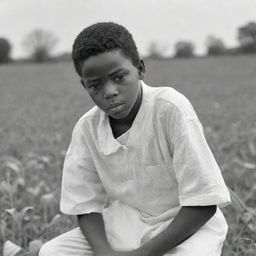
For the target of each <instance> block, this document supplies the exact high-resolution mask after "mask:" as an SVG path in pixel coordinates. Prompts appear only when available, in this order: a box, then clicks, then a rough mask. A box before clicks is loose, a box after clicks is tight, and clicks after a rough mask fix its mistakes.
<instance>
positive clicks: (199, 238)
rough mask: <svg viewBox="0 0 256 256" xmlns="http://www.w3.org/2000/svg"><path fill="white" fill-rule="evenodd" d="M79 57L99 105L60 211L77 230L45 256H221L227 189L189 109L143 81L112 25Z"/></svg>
mask: <svg viewBox="0 0 256 256" xmlns="http://www.w3.org/2000/svg"><path fill="white" fill-rule="evenodd" d="M72 57H73V61H74V65H75V68H76V71H77V73H78V74H79V76H80V78H81V84H82V85H83V87H84V88H85V90H86V91H87V92H88V94H89V95H90V97H91V98H92V100H93V101H94V103H95V104H96V106H95V107H94V108H92V109H91V110H90V111H88V112H87V113H86V114H85V115H84V116H82V117H81V118H80V119H79V121H78V122H77V124H76V126H75V128H74V131H73V135H72V140H71V143H70V146H69V149H68V152H67V154H66V159H65V163H64V169H63V179H62V194H61V205H60V207H61V211H62V212H63V213H66V214H72V215H77V216H78V223H79V228H76V229H74V230H71V231H69V232H67V233H65V234H63V235H61V236H59V237H57V238H54V239H53V240H51V241H50V242H48V243H46V244H45V245H44V246H43V247H42V249H41V251H40V255H41V256H44V255H47V256H49V255H61V256H62V255H96V256H114V255H117V256H128V255H129V256H138V255H140V256H144V255H145V256H160V255H164V254H165V255H175V256H188V255H189V256H219V255H220V254H221V248H222V245H223V241H224V240H225V237H226V233H227V224H226V222H225V219H224V217H223V215H222V213H221V211H220V210H219V207H220V206H225V205H227V204H229V202H230V197H229V192H228V189H227V187H226V185H225V183H224V181H223V178H222V176H221V173H220V170H219V168H218V166H217V164H216V161H215V159H214V157H213V156H212V153H211V151H210V149H209V147H208V145H207V142H206V140H205V138H204V135H203V130H202V126H201V124H200V121H199V120H198V117H197V115H196V113H195V112H194V109H193V107H192V106H191V104H190V102H189V101H188V100H187V99H186V98H185V97H184V96H183V95H182V94H180V93H178V92H177V91H176V90H174V89H172V88H170V87H158V88H157V87H156V88H153V87H150V86H148V85H146V84H145V83H144V82H143V81H142V79H143V76H144V71H145V68H144V64H143V62H142V61H141V60H140V58H139V55H138V52H137V48H136V45H135V43H134V41H133V38H132V36H131V34H130V33H129V32H128V31H127V30H126V29H125V28H124V27H122V26H120V25H118V24H115V23H111V22H106V23H96V24H94V25H92V26H90V27H87V28H86V29H84V30H83V31H82V32H81V33H80V34H79V35H78V36H77V38H76V40H75V42H74V45H73V52H72Z"/></svg>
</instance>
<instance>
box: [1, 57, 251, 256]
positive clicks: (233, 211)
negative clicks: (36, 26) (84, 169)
mask: <svg viewBox="0 0 256 256" xmlns="http://www.w3.org/2000/svg"><path fill="white" fill-rule="evenodd" d="M145 64H146V77H145V82H146V83H148V84H149V85H151V86H172V87H174V88H175V89H177V90H178V91H180V92H182V93H183V94H185V95H186V96H187V97H188V98H189V100H190V101H191V102H192V104H193V106H194V108H195V110H196V112H197V114H198V116H199V119H200V120H201V122H202V124H203V126H204V132H205V136H206V138H207V140H208V143H209V145H210V147H211V149H212V151H213V154H214V156H215V158H216V160H217V162H218V164H219V166H220V168H221V171H222V173H223V176H224V179H225V181H226V184H227V185H228V186H229V188H231V189H232V190H233V191H235V194H236V195H238V198H235V203H233V204H232V205H230V206H228V207H226V208H224V209H223V213H224V215H225V217H226V220H227V222H228V224H229V231H228V236H227V239H226V241H225V244H224V248H223V256H236V255H237V256H253V255H254V256H255V255H256V199H255V198H256V56H236V57H219V58H195V59H188V60H182V59H181V60H146V62H145ZM92 106H93V103H92V101H91V100H90V99H89V97H88V96H87V94H86V92H85V91H84V90H83V88H82V86H81V85H80V83H79V78H78V77H77V75H76V74H75V71H74V68H73V66H72V63H70V62H63V63H47V64H40V65H33V64H13V65H2V66H0V214H1V215H0V255H4V256H6V255H9V256H12V255H16V253H18V254H17V255H37V252H38V249H39V248H40V246H41V245H42V243H43V242H45V241H47V240H49V239H51V238H52V237H55V236H57V235H58V234H61V233H63V232H64V231H67V230H69V229H71V228H72V227H74V226H75V225H77V224H76V219H75V218H74V217H69V216H64V215H62V214H61V213H60V212H59V194H60V184H61V173H62V165H63V160H64V157H65V152H66V150H67V147H68V144H69V141H70V138H71V133H72V128H73V126H74V124H75V123H76V121H77V120H78V118H79V117H80V116H81V115H82V114H83V113H85V112H86V111H87V110H89V109H90V108H91V107H92ZM6 241H8V242H6ZM4 244H5V246H4ZM8 253H9V254H8Z"/></svg>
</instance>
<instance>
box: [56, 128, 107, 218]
mask: <svg viewBox="0 0 256 256" xmlns="http://www.w3.org/2000/svg"><path fill="white" fill-rule="evenodd" d="M105 202H106V193H105V190H104V188H103V186H102V183H101V181H100V178H99V176H98V174H97V171H96V168H95V166H94V163H93V160H92V159H91V156H90V152H89V150H88V147H87V145H86V142H85V139H84V136H83V133H82V130H81V128H80V127H79V126H78V125H76V126H75V128H74V131H73V134H72V139H71V143H70V145H69V148H68V151H67V154H66V157H65V161H64V166H63V175H62V187H61V200H60V210H61V212H63V213H65V214H70V215H79V214H86V213H90V212H102V210H103V208H104V206H105Z"/></svg>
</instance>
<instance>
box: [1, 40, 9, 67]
mask: <svg viewBox="0 0 256 256" xmlns="http://www.w3.org/2000/svg"><path fill="white" fill-rule="evenodd" d="M10 52H11V44H10V43H9V41H8V40H7V39H5V38H0V63H4V62H8V61H10Z"/></svg>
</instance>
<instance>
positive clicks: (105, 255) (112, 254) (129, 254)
mask: <svg viewBox="0 0 256 256" xmlns="http://www.w3.org/2000/svg"><path fill="white" fill-rule="evenodd" d="M94 255H95V256H147V254H146V253H145V252H143V251H142V250H141V249H135V250H131V251H114V250H111V251H108V252H100V253H94Z"/></svg>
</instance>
